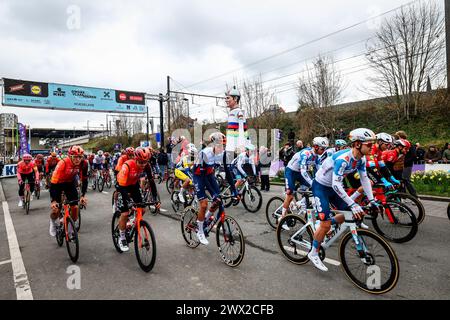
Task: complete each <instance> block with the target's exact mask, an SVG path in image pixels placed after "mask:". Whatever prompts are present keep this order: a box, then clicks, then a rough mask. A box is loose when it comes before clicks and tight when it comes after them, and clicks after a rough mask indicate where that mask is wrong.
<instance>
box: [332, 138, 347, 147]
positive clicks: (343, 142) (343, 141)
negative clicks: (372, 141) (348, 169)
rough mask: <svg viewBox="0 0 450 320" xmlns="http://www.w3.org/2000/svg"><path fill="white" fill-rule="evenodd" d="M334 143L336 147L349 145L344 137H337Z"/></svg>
mask: <svg viewBox="0 0 450 320" xmlns="http://www.w3.org/2000/svg"><path fill="white" fill-rule="evenodd" d="M334 144H335V145H336V147H345V146H346V145H347V141H345V140H343V139H337V140H336V141H335V142H334Z"/></svg>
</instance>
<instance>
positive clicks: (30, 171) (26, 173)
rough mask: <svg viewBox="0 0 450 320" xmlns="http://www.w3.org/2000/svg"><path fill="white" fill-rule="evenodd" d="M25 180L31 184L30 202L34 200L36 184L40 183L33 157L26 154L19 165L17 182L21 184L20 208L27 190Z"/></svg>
mask: <svg viewBox="0 0 450 320" xmlns="http://www.w3.org/2000/svg"><path fill="white" fill-rule="evenodd" d="M25 180H28V182H29V183H30V192H31V197H30V201H32V200H33V192H34V186H35V184H38V183H39V171H38V169H37V167H36V164H35V163H34V161H33V157H32V156H31V155H30V154H28V153H25V154H24V155H23V156H22V161H20V162H19V163H18V164H17V181H18V182H19V197H20V200H19V204H18V206H19V207H22V206H23V195H24V188H25Z"/></svg>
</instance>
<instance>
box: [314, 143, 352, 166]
mask: <svg viewBox="0 0 450 320" xmlns="http://www.w3.org/2000/svg"><path fill="white" fill-rule="evenodd" d="M343 149H347V142H346V141H345V140H343V139H337V140H336V141H335V142H334V147H332V148H328V149H327V150H325V152H324V153H323V154H322V156H321V157H320V166H321V165H322V164H323V163H324V161H325V160H326V159H327V158H328V157H332V156H333V154H335V153H336V152H338V151H340V150H343Z"/></svg>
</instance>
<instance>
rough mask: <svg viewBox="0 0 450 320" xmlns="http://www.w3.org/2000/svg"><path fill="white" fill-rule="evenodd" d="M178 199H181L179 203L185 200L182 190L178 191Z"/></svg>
mask: <svg viewBox="0 0 450 320" xmlns="http://www.w3.org/2000/svg"><path fill="white" fill-rule="evenodd" d="M178 199H179V200H180V201H181V203H184V202H185V200H184V196H183V192H181V191H180V193H178Z"/></svg>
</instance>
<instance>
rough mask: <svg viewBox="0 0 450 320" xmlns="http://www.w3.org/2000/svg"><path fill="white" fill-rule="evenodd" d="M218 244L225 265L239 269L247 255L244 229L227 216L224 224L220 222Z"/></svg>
mask: <svg viewBox="0 0 450 320" xmlns="http://www.w3.org/2000/svg"><path fill="white" fill-rule="evenodd" d="M216 242H217V247H218V249H219V253H220V256H221V258H222V260H223V262H225V264H227V265H228V266H230V267H237V266H238V265H240V264H241V262H242V259H244V254H245V241H244V234H243V232H242V229H241V227H240V226H239V224H238V223H237V221H236V220H235V219H233V218H232V217H229V216H227V217H225V220H224V221H223V223H222V221H219V223H218V224H217V230H216Z"/></svg>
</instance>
